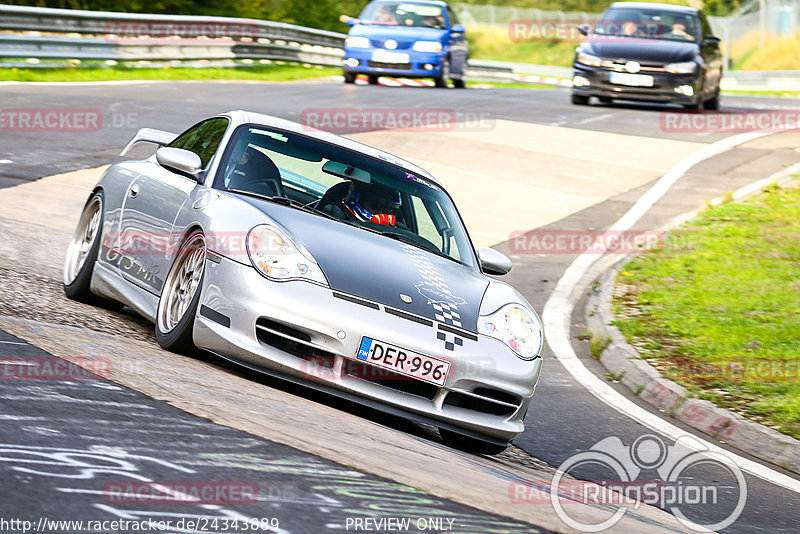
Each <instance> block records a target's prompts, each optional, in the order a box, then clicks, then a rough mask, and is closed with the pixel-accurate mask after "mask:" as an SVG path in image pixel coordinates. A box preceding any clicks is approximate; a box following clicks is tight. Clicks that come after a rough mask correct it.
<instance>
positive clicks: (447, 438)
mask: <svg viewBox="0 0 800 534" xmlns="http://www.w3.org/2000/svg"><path fill="white" fill-rule="evenodd" d="M439 435H440V436H442V441H444V442H445V443H446V444H447V445H449V446H451V447H453V448H454V449H458V450H461V451H466V452H472V453H475V454H489V455H494V454H500V453H501V452H503V451H504V450H506V449H507V448H508V446H509V445H511V444H510V443H506V444H505V445H497V444H495V443H490V442H488V441H483V440H480V439H476V438H471V437H469V436H465V435H463V434H459V433H458V432H453V431H452V430H446V429H444V428H440V429H439Z"/></svg>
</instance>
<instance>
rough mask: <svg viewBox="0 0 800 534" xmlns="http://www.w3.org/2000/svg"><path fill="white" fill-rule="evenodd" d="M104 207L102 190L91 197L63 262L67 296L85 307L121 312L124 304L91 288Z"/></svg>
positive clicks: (98, 249) (99, 242) (84, 208)
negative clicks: (94, 292)
mask: <svg viewBox="0 0 800 534" xmlns="http://www.w3.org/2000/svg"><path fill="white" fill-rule="evenodd" d="M104 206H105V197H104V196H103V191H102V190H101V191H98V192H97V193H95V194H93V195H92V196H91V197H89V200H88V201H87V202H86V205H85V206H84V207H83V212H81V218H80V219H79V220H78V226H77V227H76V228H75V233H74V234H73V236H72V240H71V241H70V243H69V246H68V247H67V256H66V258H65V259H64V278H63V284H64V294H66V296H67V298H69V299H72V300H77V301H79V302H84V303H86V304H94V305H96V306H103V307H106V308H117V309H119V308H121V307H122V305H121V304H119V303H116V302H113V301H110V300H106V299H104V298H102V297H98V296H96V295H95V294H93V293H92V291H91V288H90V286H91V283H92V273H94V264H95V262H96V261H97V255H98V253H99V252H100V244H101V241H102V239H101V236H102V233H103V232H102V230H103V207H104Z"/></svg>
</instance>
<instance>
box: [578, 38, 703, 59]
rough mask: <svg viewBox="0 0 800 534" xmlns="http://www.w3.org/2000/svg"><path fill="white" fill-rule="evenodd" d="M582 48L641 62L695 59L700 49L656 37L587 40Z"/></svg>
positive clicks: (594, 53) (596, 53) (600, 55)
mask: <svg viewBox="0 0 800 534" xmlns="http://www.w3.org/2000/svg"><path fill="white" fill-rule="evenodd" d="M581 49H582V50H583V51H584V52H586V53H587V54H592V55H593V56H599V57H602V58H604V59H615V60H619V59H625V60H629V61H638V62H640V63H677V62H680V61H690V60H692V59H694V57H695V56H696V55H697V53H698V51H699V47H698V46H697V44H695V43H687V42H680V41H659V40H656V39H628V38H620V39H610V38H607V37H604V38H603V39H602V40H586V41H584V42H583V43H582V44H581Z"/></svg>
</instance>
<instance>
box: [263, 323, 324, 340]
mask: <svg viewBox="0 0 800 534" xmlns="http://www.w3.org/2000/svg"><path fill="white" fill-rule="evenodd" d="M256 326H261V327H263V328H269V329H270V330H274V331H276V332H280V333H281V334H286V335H287V336H291V337H293V338H295V339H299V340H300V341H305V342H309V341H311V336H310V335H309V334H308V333H307V332H303V331H302V330H298V329H297V328H293V327H291V326H288V325H285V324H283V323H279V322H278V321H273V320H272V319H267V318H266V317H261V318H259V319H258V320H257V321H256ZM256 330H258V329H256Z"/></svg>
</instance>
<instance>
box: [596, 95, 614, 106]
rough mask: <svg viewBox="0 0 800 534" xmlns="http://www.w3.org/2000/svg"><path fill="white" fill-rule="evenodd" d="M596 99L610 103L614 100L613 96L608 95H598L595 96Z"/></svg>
mask: <svg viewBox="0 0 800 534" xmlns="http://www.w3.org/2000/svg"><path fill="white" fill-rule="evenodd" d="M597 100H599V101H600V102H602V103H603V104H610V103H612V102H613V101H614V99H613V98H611V97H608V96H600V97H598V98H597Z"/></svg>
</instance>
